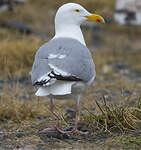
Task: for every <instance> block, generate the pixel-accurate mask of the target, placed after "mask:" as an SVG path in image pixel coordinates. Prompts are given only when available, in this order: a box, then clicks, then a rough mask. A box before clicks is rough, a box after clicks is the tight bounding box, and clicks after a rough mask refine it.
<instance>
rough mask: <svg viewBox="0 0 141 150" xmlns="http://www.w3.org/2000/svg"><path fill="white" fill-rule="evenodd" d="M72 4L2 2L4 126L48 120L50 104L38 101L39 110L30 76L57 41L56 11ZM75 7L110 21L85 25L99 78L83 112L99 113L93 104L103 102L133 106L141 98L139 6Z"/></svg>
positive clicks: (95, 3)
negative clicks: (41, 51) (41, 52)
mask: <svg viewBox="0 0 141 150" xmlns="http://www.w3.org/2000/svg"><path fill="white" fill-rule="evenodd" d="M68 2H70V0H59V1H58V0H56V1H55V0H52V1H51V0H0V68H1V69H0V103H1V105H0V116H1V118H0V120H1V121H6V120H7V118H8V120H18V121H19V120H20V121H21V120H24V119H25V118H30V117H31V118H32V117H33V116H35V117H37V116H46V115H47V114H48V111H47V110H46V108H47V106H48V103H47V104H46V105H44V103H45V102H44V101H43V102H42V99H47V98H40V100H41V102H40V106H39V105H35V104H36V101H38V98H37V97H35V96H34V92H35V89H34V88H33V87H32V85H31V81H30V75H29V72H30V71H31V68H32V63H33V60H34V56H35V53H36V52H37V50H38V48H39V47H40V46H41V45H42V44H43V43H45V42H48V41H49V40H50V39H51V38H52V37H53V36H54V17H55V14H56V11H57V9H58V8H59V7H60V6H61V5H63V4H64V3H68ZM71 2H75V3H79V4H81V5H82V6H84V7H85V8H86V9H87V10H88V11H89V12H92V13H97V14H100V15H101V16H103V17H104V18H105V21H106V23H105V24H95V23H92V22H85V23H84V24H83V25H82V31H83V34H84V37H85V40H86V43H87V46H88V48H89V49H90V50H91V53H92V56H93V59H94V62H95V65H96V72H97V77H96V79H95V82H94V84H93V85H92V86H91V88H89V89H88V90H87V91H86V92H85V93H84V97H83V99H85V101H84V106H85V107H87V108H88V109H89V110H91V111H93V110H96V108H95V100H98V101H100V102H101V99H102V97H103V96H104V97H105V99H106V101H107V102H108V103H116V104H118V105H122V106H123V107H124V106H125V107H127V106H133V105H134V104H135V103H137V100H138V98H139V97H140V96H141V2H140V0H117V1H116V0H85V1H84V0H71ZM70 32H71V31H70ZM29 100H30V101H31V102H32V103H30V102H28V101H29ZM11 101H12V103H11ZM15 101H16V102H15ZM21 101H22V103H21ZM33 101H34V102H33ZM24 103H26V105H24ZM57 103H58V102H57ZM27 104H28V105H27ZM33 104H34V105H33ZM61 104H64V105H61ZM65 104H66V105H65ZM26 106H28V107H26ZM44 106H46V107H44ZM66 106H69V107H74V104H72V103H71V102H66V101H65V102H61V103H60V102H59V103H58V108H60V107H63V108H66ZM37 107H38V109H37ZM13 108H14V109H13ZM23 108H24V110H23ZM58 110H59V109H58Z"/></svg>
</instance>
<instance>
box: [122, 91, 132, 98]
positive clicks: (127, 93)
mask: <svg viewBox="0 0 141 150" xmlns="http://www.w3.org/2000/svg"><path fill="white" fill-rule="evenodd" d="M131 94H132V93H131V92H130V91H129V90H126V91H124V92H123V96H125V97H126V96H130V95H131Z"/></svg>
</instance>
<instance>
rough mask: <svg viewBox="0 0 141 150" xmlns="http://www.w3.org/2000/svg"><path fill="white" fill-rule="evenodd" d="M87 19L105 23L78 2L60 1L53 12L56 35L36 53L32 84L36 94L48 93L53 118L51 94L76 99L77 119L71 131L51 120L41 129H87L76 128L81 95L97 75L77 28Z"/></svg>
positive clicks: (78, 131) (76, 131)
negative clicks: (47, 126)
mask: <svg viewBox="0 0 141 150" xmlns="http://www.w3.org/2000/svg"><path fill="white" fill-rule="evenodd" d="M86 20H91V21H95V22H98V23H100V22H101V23H104V19H103V17H101V16H100V15H97V14H91V13H89V12H88V11H87V10H86V9H85V8H83V7H82V6H81V5H79V4H76V3H67V4H64V5H62V6H61V7H60V8H59V9H58V11H57V13H56V16H55V36H54V37H53V38H52V39H51V40H50V41H49V42H47V43H45V44H43V45H42V46H41V47H40V48H39V50H38V51H37V53H36V55H35V60H34V63H33V66H32V71H31V80H32V84H33V86H37V88H38V89H37V92H36V93H35V95H37V96H48V97H49V99H50V110H51V113H52V119H53V121H55V116H54V113H53V108H54V104H53V98H55V99H66V100H69V99H73V100H75V101H76V119H75V125H74V128H73V129H72V130H71V131H63V130H61V129H59V128H58V127H57V126H56V125H55V124H53V125H52V128H47V129H44V130H43V132H48V131H58V132H60V133H62V134H64V133H80V134H87V133H88V132H82V131H80V130H78V115H79V103H80V97H81V95H82V93H83V92H84V91H85V90H86V89H87V88H88V87H89V86H90V84H91V83H92V82H93V80H94V78H95V76H96V72H95V65H94V62H93V59H92V56H91V53H90V51H89V49H88V48H87V47H86V43H85V40H84V37H83V34H82V31H81V28H80V25H81V23H82V22H84V21H86Z"/></svg>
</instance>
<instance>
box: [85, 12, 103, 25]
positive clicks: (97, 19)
mask: <svg viewBox="0 0 141 150" xmlns="http://www.w3.org/2000/svg"><path fill="white" fill-rule="evenodd" d="M85 17H86V18H87V19H88V20H91V21H95V22H98V23H105V21H104V18H103V17H101V16H100V15H97V14H91V15H90V16H85Z"/></svg>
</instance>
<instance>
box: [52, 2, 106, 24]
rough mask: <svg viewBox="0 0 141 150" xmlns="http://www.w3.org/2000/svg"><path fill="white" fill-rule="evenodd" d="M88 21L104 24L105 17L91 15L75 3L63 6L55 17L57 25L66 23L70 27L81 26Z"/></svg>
mask: <svg viewBox="0 0 141 150" xmlns="http://www.w3.org/2000/svg"><path fill="white" fill-rule="evenodd" d="M86 20H91V21H94V22H97V23H104V19H103V17H101V16H100V15H98V14H91V13H90V12H88V11H87V10H86V9H85V8H83V7H82V6H81V5H79V4H75V3H67V4H64V5H63V6H61V7H60V8H59V9H58V11H57V13H56V17H55V23H56V24H59V23H61V24H62V22H65V24H68V25H80V24H81V23H82V22H84V21H86Z"/></svg>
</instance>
